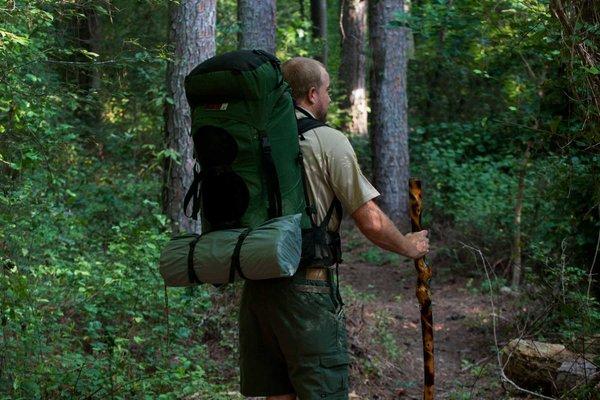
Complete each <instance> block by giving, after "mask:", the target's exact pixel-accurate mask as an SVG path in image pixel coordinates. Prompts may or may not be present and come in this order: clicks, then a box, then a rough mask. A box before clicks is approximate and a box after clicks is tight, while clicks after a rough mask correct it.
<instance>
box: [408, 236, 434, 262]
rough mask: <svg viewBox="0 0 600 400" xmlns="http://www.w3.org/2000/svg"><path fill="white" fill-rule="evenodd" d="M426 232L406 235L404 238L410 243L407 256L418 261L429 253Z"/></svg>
mask: <svg viewBox="0 0 600 400" xmlns="http://www.w3.org/2000/svg"><path fill="white" fill-rule="evenodd" d="M427 234H428V232H427V231H426V230H423V231H419V232H414V233H407V234H406V235H404V237H405V238H406V239H407V241H408V242H409V243H410V246H409V247H408V249H407V250H408V254H407V256H408V257H410V258H412V259H415V260H416V259H419V258H421V257H423V256H425V255H426V254H427V253H429V238H428V237H427Z"/></svg>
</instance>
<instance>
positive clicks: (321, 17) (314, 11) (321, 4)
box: [310, 0, 329, 65]
mask: <svg viewBox="0 0 600 400" xmlns="http://www.w3.org/2000/svg"><path fill="white" fill-rule="evenodd" d="M310 18H311V20H312V24H313V37H314V38H315V39H318V40H319V41H320V43H321V45H322V50H321V54H320V55H317V56H315V58H316V59H318V60H319V61H321V62H322V63H323V64H325V65H327V56H328V53H329V51H328V50H329V49H328V45H327V0H310Z"/></svg>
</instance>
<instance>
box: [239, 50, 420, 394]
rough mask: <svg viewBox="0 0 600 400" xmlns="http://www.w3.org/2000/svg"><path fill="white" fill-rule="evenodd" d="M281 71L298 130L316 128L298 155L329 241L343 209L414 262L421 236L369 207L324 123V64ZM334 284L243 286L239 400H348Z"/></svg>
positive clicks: (354, 164) (317, 276) (355, 170)
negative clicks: (258, 399) (255, 399)
mask: <svg viewBox="0 0 600 400" xmlns="http://www.w3.org/2000/svg"><path fill="white" fill-rule="evenodd" d="M282 70H283V75H284V78H285V80H286V81H287V82H288V83H289V85H290V87H291V89H292V97H293V98H294V101H295V104H296V118H297V119H298V125H299V127H300V126H302V125H308V126H314V128H313V129H308V130H307V131H306V132H303V133H302V134H301V135H300V148H301V152H302V156H303V159H304V167H305V170H306V175H305V181H306V182H305V186H306V192H307V193H308V194H307V196H308V198H309V200H310V204H313V205H314V206H315V208H316V209H315V210H313V212H314V214H315V215H313V217H315V218H316V223H317V224H320V223H323V221H326V222H327V221H328V222H327V228H328V231H330V232H333V233H334V234H333V235H332V238H333V239H332V241H333V242H335V237H336V236H335V233H337V232H338V231H339V226H340V222H341V212H340V211H341V210H340V208H343V209H344V210H345V211H346V212H347V213H349V214H350V215H351V216H352V219H353V220H354V222H355V223H356V226H357V227H358V228H359V229H360V231H361V232H362V233H363V234H364V235H365V236H366V237H367V238H368V239H369V240H371V241H372V242H373V243H374V244H376V245H377V246H379V247H381V248H382V249H385V250H389V251H392V252H394V253H397V254H400V255H404V256H406V257H410V258H414V259H417V258H420V257H422V256H424V255H425V254H426V253H427V252H428V251H429V240H428V238H427V231H421V232H417V233H408V234H406V235H403V234H401V233H400V232H399V231H398V229H396V227H395V226H394V224H393V223H392V222H391V221H390V219H389V218H388V217H387V216H386V215H385V214H384V213H383V212H382V211H381V210H380V208H379V207H378V206H377V205H376V204H375V202H374V201H373V199H374V198H376V197H377V196H379V192H378V191H377V190H376V189H375V188H374V187H373V186H372V185H371V184H370V183H369V181H368V180H367V179H366V178H365V176H364V175H363V174H362V173H361V171H360V167H359V165H358V161H357V159H356V155H355V153H354V150H353V149H352V146H351V145H350V142H349V141H348V139H347V138H346V137H345V136H344V134H342V133H341V132H340V131H338V130H336V129H333V128H331V127H328V126H325V125H324V124H323V123H324V121H325V119H326V116H327V110H328V107H329V103H330V97H329V82H330V81H329V75H328V73H327V71H326V69H325V67H324V66H323V64H321V63H320V62H318V61H315V60H312V59H309V58H303V57H297V58H293V59H291V60H289V61H287V62H286V63H284V64H283V66H282ZM310 124H312V125H310ZM339 205H341V207H339ZM338 243H339V240H338ZM337 261H339V260H337ZM336 282H337V280H334V279H333V272H332V269H331V268H322V267H318V268H312V267H311V266H303V267H301V268H300V269H299V270H298V272H297V273H296V274H295V275H294V276H293V277H292V278H280V279H269V280H256V281H253V280H247V281H246V282H245V286H244V291H243V294H242V300H241V306H240V315H239V324H240V337H239V341H240V376H241V393H242V394H243V395H245V396H267V400H294V399H296V398H297V399H299V400H316V399H336V400H337V399H347V398H348V347H347V333H346V327H345V315H344V312H343V302H342V299H341V296H340V294H339V285H338V284H336ZM296 396H297V397H296Z"/></svg>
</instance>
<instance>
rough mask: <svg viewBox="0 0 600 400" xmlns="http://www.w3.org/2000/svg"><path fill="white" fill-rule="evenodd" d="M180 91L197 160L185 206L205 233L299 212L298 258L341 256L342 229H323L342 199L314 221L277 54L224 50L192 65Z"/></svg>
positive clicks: (325, 260) (316, 260) (328, 261)
mask: <svg viewBox="0 0 600 400" xmlns="http://www.w3.org/2000/svg"><path fill="white" fill-rule="evenodd" d="M185 91H186V96H187V99H188V103H189V105H190V108H191V116H192V129H191V135H192V138H193V142H194V157H195V159H196V166H195V168H194V180H193V182H192V184H191V186H190V188H189V190H188V192H187V194H186V196H185V199H184V209H185V212H186V215H188V214H187V213H188V210H190V211H191V213H190V214H189V215H188V216H191V218H194V219H197V218H198V214H200V217H201V222H202V232H203V234H204V233H207V232H212V231H217V230H224V229H239V228H249V229H253V228H256V227H257V226H259V225H261V224H263V223H264V222H265V221H267V220H271V219H273V218H277V217H280V216H286V215H293V214H301V219H300V225H301V228H302V258H301V263H300V265H311V266H316V265H321V266H330V265H333V264H334V263H337V262H339V261H341V260H340V250H339V248H340V246H339V236H337V234H336V233H333V232H327V229H326V227H327V224H328V222H329V218H330V217H331V214H332V212H333V210H334V209H335V210H336V211H339V210H340V207H339V202H334V203H335V204H332V207H331V208H330V210H329V211H330V212H329V213H328V217H327V218H326V219H325V221H323V222H322V223H321V224H318V225H317V224H316V222H315V215H314V214H315V209H314V207H313V206H311V205H310V204H309V200H308V197H307V195H306V190H305V187H306V179H305V178H306V177H305V175H304V174H305V172H304V168H303V164H302V154H301V152H300V146H299V130H298V125H297V122H296V117H295V110H294V104H293V101H292V97H291V94H290V89H289V86H288V84H287V83H286V82H285V81H284V80H283V75H282V73H281V68H280V61H279V60H278V59H277V58H276V57H275V56H273V55H271V54H269V53H266V52H264V51H262V50H240V51H233V52H229V53H225V54H222V55H219V56H216V57H213V58H210V59H208V60H206V61H204V62H203V63H201V64H200V65H198V66H197V67H196V68H194V70H192V72H190V74H189V75H188V76H187V77H186V78H185ZM313 122H314V120H313ZM309 125H310V126H311V127H315V126H317V125H318V123H312V124H309ZM190 205H191V206H190ZM246 234H247V232H246ZM241 236H242V235H240V242H241V241H243V237H241ZM238 245H241V243H238Z"/></svg>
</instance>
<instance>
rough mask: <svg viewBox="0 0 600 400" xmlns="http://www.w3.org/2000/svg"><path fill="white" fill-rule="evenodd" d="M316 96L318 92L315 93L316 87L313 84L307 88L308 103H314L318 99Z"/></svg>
mask: <svg viewBox="0 0 600 400" xmlns="http://www.w3.org/2000/svg"><path fill="white" fill-rule="evenodd" d="M318 96H319V94H318V93H317V88H316V87H314V86H313V87H311V88H310V89H308V94H307V96H306V97H307V98H308V103H309V104H315V103H316V102H317V100H318Z"/></svg>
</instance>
